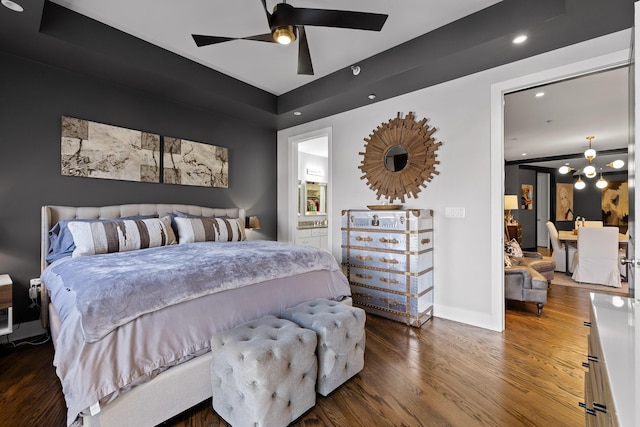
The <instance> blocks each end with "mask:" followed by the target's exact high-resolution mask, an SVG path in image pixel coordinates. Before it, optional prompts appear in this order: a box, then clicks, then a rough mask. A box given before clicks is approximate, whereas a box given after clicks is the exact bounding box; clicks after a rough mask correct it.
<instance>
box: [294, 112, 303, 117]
mask: <svg viewBox="0 0 640 427" xmlns="http://www.w3.org/2000/svg"><path fill="white" fill-rule="evenodd" d="M293 115H294V116H301V115H302V113H301V112H300V111H294V112H293Z"/></svg>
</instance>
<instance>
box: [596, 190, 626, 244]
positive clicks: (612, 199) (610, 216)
mask: <svg viewBox="0 0 640 427" xmlns="http://www.w3.org/2000/svg"><path fill="white" fill-rule="evenodd" d="M602 220H603V221H604V225H611V226H615V227H619V228H620V232H621V233H625V232H626V231H627V227H628V225H629V184H628V183H627V181H609V185H608V186H607V188H605V189H604V190H602Z"/></svg>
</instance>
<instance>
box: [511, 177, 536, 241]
mask: <svg viewBox="0 0 640 427" xmlns="http://www.w3.org/2000/svg"><path fill="white" fill-rule="evenodd" d="M522 184H530V185H533V194H534V200H535V195H536V194H537V191H538V190H537V182H536V172H535V171H533V170H530V169H520V168H519V167H518V166H517V165H511V166H505V179H504V188H505V194H512V195H517V196H518V200H520V196H521V193H522ZM511 213H512V214H513V217H514V218H515V219H516V221H518V223H520V224H521V225H522V247H523V248H526V249H535V247H536V237H537V236H536V209H535V202H534V206H533V209H532V210H523V209H518V210H517V211H511Z"/></svg>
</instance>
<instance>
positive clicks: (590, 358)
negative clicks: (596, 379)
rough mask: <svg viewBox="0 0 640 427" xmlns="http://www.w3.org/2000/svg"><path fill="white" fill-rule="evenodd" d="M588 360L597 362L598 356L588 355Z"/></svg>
mask: <svg viewBox="0 0 640 427" xmlns="http://www.w3.org/2000/svg"><path fill="white" fill-rule="evenodd" d="M587 360H588V361H590V362H597V361H598V356H587Z"/></svg>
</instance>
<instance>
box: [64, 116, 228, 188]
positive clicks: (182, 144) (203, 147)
mask: <svg viewBox="0 0 640 427" xmlns="http://www.w3.org/2000/svg"><path fill="white" fill-rule="evenodd" d="M60 150H61V155H62V157H61V170H62V175H66V176H81V177H89V178H104V179H118V180H126V181H137V182H155V183H167V184H178V185H196V186H202V187H219V188H229V153H228V149H227V148H224V147H218V146H215V145H210V144H204V143H200V142H194V141H189V140H186V139H179V138H173V137H168V136H162V135H158V134H152V133H148V132H142V131H138V130H132V129H126V128H121V127H118V126H111V125H107V124H103V123H97V122H92V121H89V120H83V119H77V118H73V117H66V116H63V117H62V131H61V148H60ZM160 153H162V155H161V154H160Z"/></svg>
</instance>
